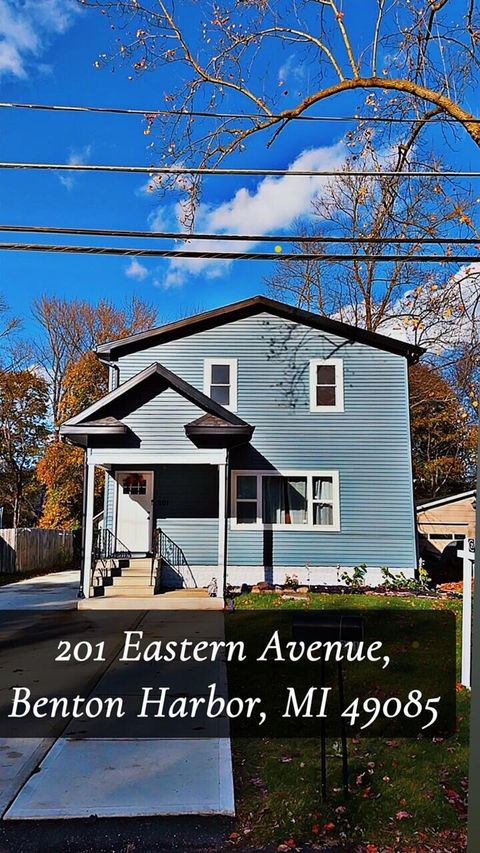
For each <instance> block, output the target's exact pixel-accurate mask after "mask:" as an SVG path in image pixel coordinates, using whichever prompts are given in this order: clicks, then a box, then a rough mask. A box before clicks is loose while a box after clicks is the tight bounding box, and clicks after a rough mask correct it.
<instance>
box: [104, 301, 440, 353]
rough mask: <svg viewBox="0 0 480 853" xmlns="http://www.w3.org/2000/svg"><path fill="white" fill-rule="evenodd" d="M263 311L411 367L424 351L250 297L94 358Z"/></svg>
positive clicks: (107, 347)
mask: <svg viewBox="0 0 480 853" xmlns="http://www.w3.org/2000/svg"><path fill="white" fill-rule="evenodd" d="M263 311H266V312H267V313H269V314H273V315H275V316H277V317H283V318H284V319H285V320H290V321H292V322H294V323H301V324H303V325H306V326H311V327H312V328H314V329H320V330H321V331H323V332H329V333H331V334H333V335H338V336H339V337H342V338H347V339H348V340H352V341H358V342H359V343H362V344H366V345H367V346H371V347H374V348H376V349H381V350H385V351H387V352H393V353H395V354H397V355H402V356H404V357H405V358H407V359H408V361H409V362H410V363H412V364H413V363H415V362H416V361H418V359H419V358H420V356H421V355H422V353H424V352H425V350H424V349H423V348H422V347H419V346H415V345H414V344H408V343H405V342H404V341H400V340H397V338H389V337H387V336H386V335H380V334H378V333H377V332H369V331H367V330H366V329H361V328H359V327H358V326H350V325H348V324H347V323H341V322H340V321H339V320H332V319H331V318H329V317H321V316H320V315H319V314H315V313H314V312H313V311H306V310H305V309H303V308H295V307H294V306H293V305H287V304H286V303H285V302H277V301H276V300H274V299H269V298H268V297H266V296H253V297H252V298H251V299H244V300H242V301H241V302H234V303H233V304H231V305H225V306H224V307H223V308H216V309H215V310H214V311H205V312H203V313H202V314H195V315H193V316H192V317H187V318H185V319H184V320H178V321H177V322H175V323H168V324H166V325H164V326H158V327H157V328H155V329H149V330H148V331H147V332H140V333H139V334H137V335H130V336H129V337H127V338H121V339H120V340H117V341H110V342H109V343H106V344H102V345H101V346H99V347H97V355H98V357H99V358H100V359H101V360H110V361H115V360H116V359H117V358H118V357H119V356H122V355H126V354H127V353H130V352H135V351H137V350H141V349H145V348H146V347H147V346H153V345H154V344H159V343H166V342H167V341H172V340H177V339H179V338H183V337H187V336H189V335H194V334H196V333H197V332H202V331H205V330H207V329H213V328H215V327H216V326H222V325H224V324H225V323H232V322H234V321H235V320H241V319H243V318H245V317H252V316H254V315H255V314H260V313H261V312H263Z"/></svg>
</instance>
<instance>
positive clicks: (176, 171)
mask: <svg viewBox="0 0 480 853" xmlns="http://www.w3.org/2000/svg"><path fill="white" fill-rule="evenodd" d="M0 169H36V170H38V169H40V170H41V169H47V170H50V171H56V172H58V171H66V172H125V173H129V174H148V175H150V176H151V177H154V176H155V175H242V176H244V177H246V176H249V175H254V176H257V177H287V178H300V177H303V178H333V177H338V176H340V175H344V176H345V175H348V176H350V177H354V178H480V172H460V171H446V172H445V171H438V170H430V171H419V172H398V171H391V172H390V171H375V170H373V171H363V170H362V171H354V170H350V169H348V170H347V171H341V170H338V169H336V170H333V171H332V170H331V169H330V170H328V169H327V170H323V169H319V170H316V169H295V170H294V169H292V170H290V169H222V168H218V167H216V166H212V167H206V166H115V165H109V164H93V163H13V162H5V161H3V162H0Z"/></svg>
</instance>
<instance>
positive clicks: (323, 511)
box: [313, 477, 333, 524]
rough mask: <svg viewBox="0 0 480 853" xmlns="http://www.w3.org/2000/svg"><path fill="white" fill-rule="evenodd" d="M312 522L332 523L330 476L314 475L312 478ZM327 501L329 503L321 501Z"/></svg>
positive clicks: (331, 485) (331, 484) (331, 486)
mask: <svg viewBox="0 0 480 853" xmlns="http://www.w3.org/2000/svg"><path fill="white" fill-rule="evenodd" d="M313 500H314V501H318V503H314V505H313V523H314V524H333V506H332V501H333V483H332V480H331V478H330V477H315V478H314V480H313ZM323 501H328V502H329V503H323Z"/></svg>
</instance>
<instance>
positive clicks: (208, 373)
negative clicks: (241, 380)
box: [203, 356, 238, 412]
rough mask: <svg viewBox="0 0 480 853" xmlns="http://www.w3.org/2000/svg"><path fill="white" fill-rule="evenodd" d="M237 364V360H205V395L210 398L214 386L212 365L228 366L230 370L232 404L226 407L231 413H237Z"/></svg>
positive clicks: (220, 358)
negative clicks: (212, 385)
mask: <svg viewBox="0 0 480 853" xmlns="http://www.w3.org/2000/svg"><path fill="white" fill-rule="evenodd" d="M237 362H238V359H236V358H223V357H222V356H219V357H218V358H205V359H204V361H203V393H204V394H206V395H207V397H210V387H211V384H212V365H214V364H228V366H229V368H230V403H229V404H228V406H224V407H223V408H224V409H228V411H229V412H236V411H237V373H238V368H237Z"/></svg>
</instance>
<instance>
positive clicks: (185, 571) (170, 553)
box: [150, 527, 197, 587]
mask: <svg viewBox="0 0 480 853" xmlns="http://www.w3.org/2000/svg"><path fill="white" fill-rule="evenodd" d="M162 561H163V562H165V563H166V564H167V565H168V566H170V567H171V568H172V569H173V570H174V571H175V572H176V573H177V574H179V575H180V577H181V578H182V579H183V581H184V582H185V581H186V580H187V578H189V579H190V580H191V581H192V582H193V586H194V587H197V582H196V580H195V578H194V576H193V572H192V570H191V568H190V566H189V564H188V560H187V558H186V556H185V554H184V552H183V551H182V549H181V548H180V545H177V543H176V542H174V541H173V539H171V538H170V536H168V535H167V534H166V533H165V531H164V530H162V529H161V528H160V527H158V528H157V529H156V530H154V532H153V543H152V572H151V576H150V585H152V584H153V574H154V571H155V566H156V564H157V568H159V567H160V566H161V563H162Z"/></svg>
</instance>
